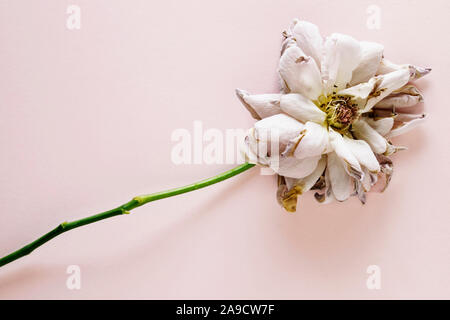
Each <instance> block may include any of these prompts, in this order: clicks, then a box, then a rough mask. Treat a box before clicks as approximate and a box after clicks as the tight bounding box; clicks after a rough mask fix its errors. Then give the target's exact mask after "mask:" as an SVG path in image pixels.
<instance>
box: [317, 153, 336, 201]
mask: <svg viewBox="0 0 450 320" xmlns="http://www.w3.org/2000/svg"><path fill="white" fill-rule="evenodd" d="M327 163H328V159H327ZM323 181H324V183H325V185H324V187H323V188H322V189H321V191H320V192H316V193H315V194H314V198H315V199H316V200H317V202H319V203H321V204H326V203H330V202H332V201H334V200H336V198H335V197H334V194H333V189H332V187H331V180H330V170H329V169H326V170H325V175H324V178H323Z"/></svg>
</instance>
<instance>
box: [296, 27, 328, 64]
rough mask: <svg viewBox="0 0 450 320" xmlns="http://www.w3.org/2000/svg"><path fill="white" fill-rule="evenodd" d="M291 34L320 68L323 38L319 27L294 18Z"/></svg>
mask: <svg viewBox="0 0 450 320" xmlns="http://www.w3.org/2000/svg"><path fill="white" fill-rule="evenodd" d="M290 29H291V34H292V36H293V38H294V39H295V41H296V42H297V45H298V46H299V47H300V49H302V50H303V52H304V53H305V54H306V55H307V56H310V57H312V58H313V59H314V60H315V62H316V64H317V66H318V67H319V68H320V62H321V60H322V50H323V49H322V48H323V40H322V36H321V35H320V32H319V28H318V27H317V26H316V25H315V24H312V23H310V22H307V21H300V20H297V19H296V20H294V22H293V24H292V25H291V28H290Z"/></svg>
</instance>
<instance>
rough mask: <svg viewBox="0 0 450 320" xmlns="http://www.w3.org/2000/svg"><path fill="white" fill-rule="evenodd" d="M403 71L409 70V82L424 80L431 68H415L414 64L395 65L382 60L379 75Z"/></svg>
mask: <svg viewBox="0 0 450 320" xmlns="http://www.w3.org/2000/svg"><path fill="white" fill-rule="evenodd" d="M401 69H407V70H409V72H410V79H409V80H411V81H412V80H416V79H419V78H422V77H423V76H425V75H427V74H428V73H430V72H431V68H422V67H417V66H413V65H412V64H395V63H393V62H391V61H389V60H387V59H384V58H383V59H382V60H381V63H380V66H379V68H378V71H377V74H386V73H389V72H392V71H397V70H401Z"/></svg>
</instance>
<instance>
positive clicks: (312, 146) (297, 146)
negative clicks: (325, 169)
mask: <svg viewBox="0 0 450 320" xmlns="http://www.w3.org/2000/svg"><path fill="white" fill-rule="evenodd" d="M290 144H291V148H290V147H289V145H288V147H287V148H286V151H287V152H288V153H289V154H291V155H293V156H294V157H296V158H297V159H304V158H309V157H315V156H319V155H321V154H323V153H325V152H326V150H327V149H328V130H327V129H326V128H325V127H324V126H322V125H320V124H317V123H315V122H311V121H308V122H307V123H306V124H305V127H304V129H303V131H302V135H301V136H299V137H297V138H295V139H293V140H291V142H290Z"/></svg>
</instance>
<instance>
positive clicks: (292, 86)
mask: <svg viewBox="0 0 450 320" xmlns="http://www.w3.org/2000/svg"><path fill="white" fill-rule="evenodd" d="M279 73H280V76H281V78H282V80H284V82H285V85H286V86H287V88H288V90H289V92H292V93H301V94H303V95H304V96H305V97H307V98H309V99H311V100H316V99H317V97H318V96H319V95H320V94H321V92H322V80H321V75H320V71H319V68H318V67H317V64H316V62H315V61H314V59H312V58H311V57H308V56H307V55H306V54H305V53H304V52H303V51H302V50H301V49H300V48H299V47H295V46H293V47H290V48H287V49H286V50H285V52H284V53H283V55H282V56H281V58H280V65H279Z"/></svg>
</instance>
